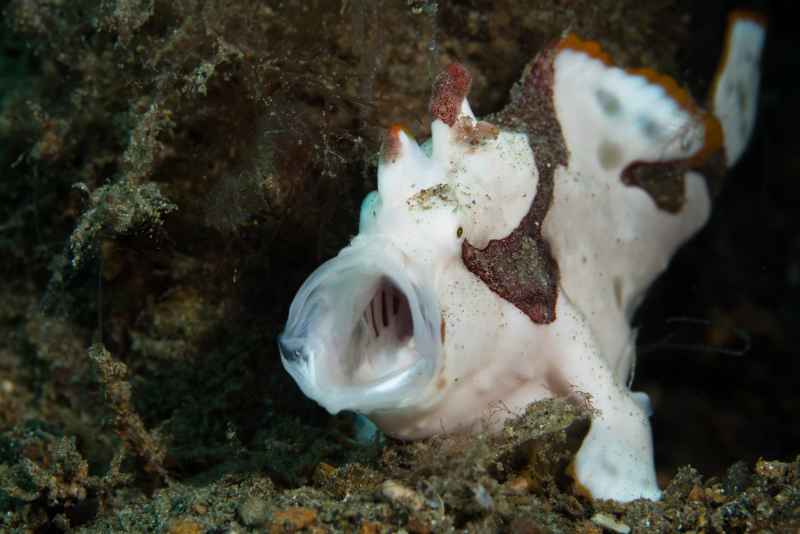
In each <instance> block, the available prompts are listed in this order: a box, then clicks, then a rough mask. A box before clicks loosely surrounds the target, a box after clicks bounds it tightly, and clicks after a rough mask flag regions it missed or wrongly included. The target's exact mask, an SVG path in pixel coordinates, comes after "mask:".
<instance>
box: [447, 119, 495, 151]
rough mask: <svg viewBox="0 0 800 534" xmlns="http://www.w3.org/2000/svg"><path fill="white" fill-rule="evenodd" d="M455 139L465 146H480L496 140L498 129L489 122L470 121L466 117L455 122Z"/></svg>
mask: <svg viewBox="0 0 800 534" xmlns="http://www.w3.org/2000/svg"><path fill="white" fill-rule="evenodd" d="M454 130H455V134H456V139H457V140H458V141H459V142H460V143H463V144H465V145H469V146H473V147H476V146H480V145H482V144H483V143H485V142H487V141H492V140H494V139H497V136H498V135H500V129H499V128H498V127H497V126H495V125H494V124H492V123H490V122H484V121H477V122H475V121H472V120H470V119H468V118H466V117H462V118H461V119H458V120H456V123H455V128H454Z"/></svg>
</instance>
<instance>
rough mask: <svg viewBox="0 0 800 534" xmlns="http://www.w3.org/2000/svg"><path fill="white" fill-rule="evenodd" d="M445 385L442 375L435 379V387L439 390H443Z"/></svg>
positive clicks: (445, 381)
mask: <svg viewBox="0 0 800 534" xmlns="http://www.w3.org/2000/svg"><path fill="white" fill-rule="evenodd" d="M446 385H447V380H445V379H444V377H443V376H440V377H439V380H437V381H436V389H438V390H439V391H441V390H443V389H444V387H445V386H446Z"/></svg>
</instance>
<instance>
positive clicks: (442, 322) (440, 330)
mask: <svg viewBox="0 0 800 534" xmlns="http://www.w3.org/2000/svg"><path fill="white" fill-rule="evenodd" d="M446 330H447V329H446V328H445V322H444V318H442V321H441V323H439V333H440V334H441V335H442V345H444V340H445V331H446Z"/></svg>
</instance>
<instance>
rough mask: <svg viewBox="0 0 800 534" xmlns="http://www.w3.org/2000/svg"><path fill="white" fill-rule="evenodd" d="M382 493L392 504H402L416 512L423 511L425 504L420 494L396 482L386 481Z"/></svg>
mask: <svg viewBox="0 0 800 534" xmlns="http://www.w3.org/2000/svg"><path fill="white" fill-rule="evenodd" d="M381 493H382V494H383V496H384V497H385V498H386V499H387V500H389V501H390V502H396V503H400V504H402V505H404V506H406V507H408V508H410V509H412V510H415V511H417V510H422V506H423V505H424V503H425V501H424V500H423V499H422V497H421V496H420V494H419V493H417V492H416V491H414V490H412V489H411V488H409V487H406V486H404V485H402V484H400V483H399V482H397V481H395V480H387V481H385V482H384V483H383V485H382V486H381Z"/></svg>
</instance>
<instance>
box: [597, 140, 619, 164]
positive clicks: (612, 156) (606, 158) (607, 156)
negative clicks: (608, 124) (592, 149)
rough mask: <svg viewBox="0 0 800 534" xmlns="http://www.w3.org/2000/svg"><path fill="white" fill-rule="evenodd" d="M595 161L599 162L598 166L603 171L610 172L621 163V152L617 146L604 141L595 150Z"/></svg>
mask: <svg viewBox="0 0 800 534" xmlns="http://www.w3.org/2000/svg"><path fill="white" fill-rule="evenodd" d="M597 159H599V160H600V166H601V167H602V168H603V169H605V170H607V171H610V170H611V169H615V168H616V167H618V166H619V164H620V163H621V162H622V150H621V149H620V147H619V145H617V144H615V143H612V142H610V141H607V140H604V141H603V142H602V143H600V146H599V147H598V148H597Z"/></svg>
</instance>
